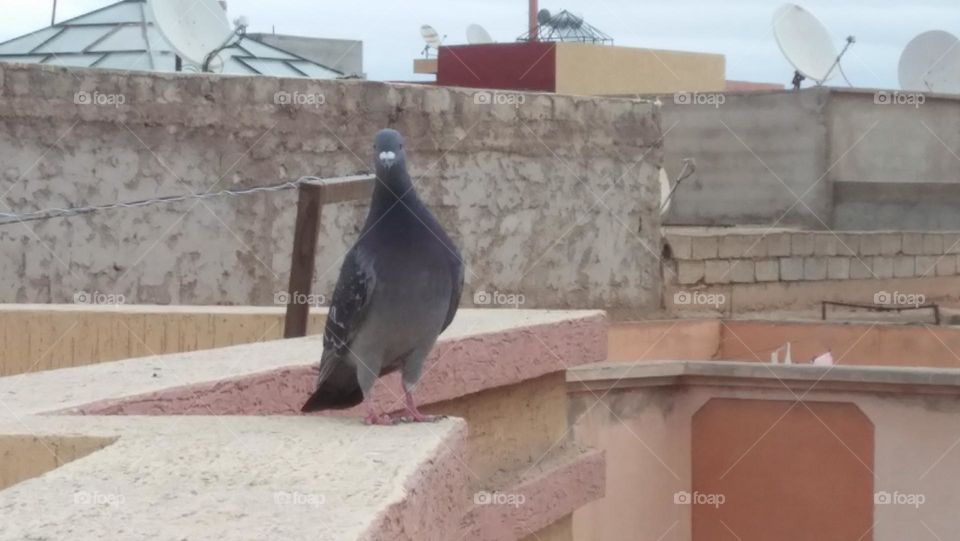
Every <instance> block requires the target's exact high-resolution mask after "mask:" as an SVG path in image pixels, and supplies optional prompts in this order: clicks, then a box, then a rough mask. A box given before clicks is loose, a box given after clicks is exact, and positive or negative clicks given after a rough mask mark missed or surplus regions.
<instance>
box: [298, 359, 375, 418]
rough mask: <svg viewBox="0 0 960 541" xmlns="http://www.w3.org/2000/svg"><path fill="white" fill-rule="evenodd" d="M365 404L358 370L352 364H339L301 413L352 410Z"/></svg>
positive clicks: (311, 396) (318, 386)
mask: <svg viewBox="0 0 960 541" xmlns="http://www.w3.org/2000/svg"><path fill="white" fill-rule="evenodd" d="M361 402H363V390H362V389H360V383H359V382H358V381H357V369H356V368H355V367H354V366H352V365H351V364H350V363H345V362H339V363H337V365H336V366H335V367H334V368H333V370H331V371H330V373H329V374H327V377H325V378H323V380H322V381H320V384H319V385H317V390H316V391H314V392H313V394H312V395H310V398H309V399H308V400H307V402H306V403H305V404H304V405H303V407H302V408H300V411H302V412H304V413H309V412H312V411H323V410H331V409H333V410H342V409H347V408H352V407H353V406H356V405H357V404H359V403H361Z"/></svg>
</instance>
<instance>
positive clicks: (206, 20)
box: [148, 0, 234, 66]
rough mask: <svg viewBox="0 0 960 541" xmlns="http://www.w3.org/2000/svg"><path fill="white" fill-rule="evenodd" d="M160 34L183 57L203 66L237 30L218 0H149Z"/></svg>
mask: <svg viewBox="0 0 960 541" xmlns="http://www.w3.org/2000/svg"><path fill="white" fill-rule="evenodd" d="M148 4H149V6H150V10H151V12H152V13H153V20H154V21H155V22H156V25H157V28H158V29H159V30H160V34H161V35H163V37H164V38H165V39H166V40H167V42H169V43H170V46H171V47H173V49H174V50H175V51H176V52H177V54H178V55H179V56H180V58H182V59H183V60H184V62H188V63H190V64H193V65H195V66H202V65H203V64H204V62H205V61H206V59H207V55H209V54H210V53H211V52H213V51H214V50H216V49H218V48H219V47H220V46H221V45H223V44H224V43H225V42H226V41H227V40H228V39H230V37H231V36H232V35H233V34H234V30H233V29H232V28H230V23H229V21H227V12H226V11H225V10H224V9H223V7H221V6H220V2H218V1H217V0H149V1H148Z"/></svg>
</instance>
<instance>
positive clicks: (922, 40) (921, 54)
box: [897, 30, 960, 94]
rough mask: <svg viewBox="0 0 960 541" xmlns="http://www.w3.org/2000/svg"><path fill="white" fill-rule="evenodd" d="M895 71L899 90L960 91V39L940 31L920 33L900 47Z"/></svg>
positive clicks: (950, 92)
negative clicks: (898, 63)
mask: <svg viewBox="0 0 960 541" xmlns="http://www.w3.org/2000/svg"><path fill="white" fill-rule="evenodd" d="M897 71H898V76H899V80H900V88H902V89H903V90H912V91H917V92H941V93H944V94H960V40H958V39H957V37H956V36H954V35H953V34H951V33H950V32H945V31H943V30H930V31H929V32H924V33H922V34H920V35H918V36H917V37H915V38H913V39H912V40H910V43H908V44H907V46H906V47H904V49H903V53H901V54H900V65H899V68H898V70H897Z"/></svg>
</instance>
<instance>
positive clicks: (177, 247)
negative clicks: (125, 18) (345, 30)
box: [0, 65, 661, 307]
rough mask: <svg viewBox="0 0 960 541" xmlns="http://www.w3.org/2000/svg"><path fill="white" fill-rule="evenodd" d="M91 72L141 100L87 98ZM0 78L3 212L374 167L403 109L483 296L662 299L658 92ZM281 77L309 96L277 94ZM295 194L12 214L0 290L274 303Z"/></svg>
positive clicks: (1, 72)
mask: <svg viewBox="0 0 960 541" xmlns="http://www.w3.org/2000/svg"><path fill="white" fill-rule="evenodd" d="M80 91H82V92H87V94H85V95H84V96H86V97H88V98H90V100H89V101H93V102H94V103H108V104H110V103H116V102H118V101H121V98H120V97H122V101H123V102H124V103H123V104H122V105H120V106H114V105H95V104H92V105H91V104H83V103H80V104H78V103H76V102H77V101H81V102H82V101H85V100H84V99H80V100H75V94H76V93H77V92H80ZM0 92H2V94H0V164H2V168H0V178H2V182H3V185H4V186H5V188H4V190H3V191H5V192H6V193H5V194H4V195H3V197H2V198H0V211H10V209H16V210H17V211H24V210H33V209H38V208H46V207H50V206H64V205H78V204H98V203H106V202H112V201H117V200H121V201H126V200H136V199H140V198H145V197H153V196H157V195H167V194H178V193H184V192H199V191H206V190H216V189H222V188H236V187H242V186H251V185H260V184H267V183H274V182H277V181H278V180H280V179H290V178H297V177H299V176H301V175H320V176H336V175H345V174H353V173H357V172H361V171H369V170H370V166H369V162H370V157H369V154H370V144H371V138H372V135H373V133H374V132H375V131H376V130H377V129H379V128H382V127H387V126H390V127H394V128H397V129H399V130H400V131H401V132H403V133H404V134H406V136H407V147H408V155H409V161H410V163H411V172H412V174H413V176H414V178H415V181H416V184H417V187H418V189H419V191H420V193H421V195H422V196H423V198H424V199H425V200H426V201H427V203H428V204H429V205H430V206H431V207H432V208H433V209H434V211H435V212H436V214H437V215H438V217H439V218H440V219H441V221H442V222H443V223H444V224H445V226H446V227H447V228H448V230H449V231H450V232H451V234H452V236H453V237H454V238H455V240H456V241H457V242H458V243H459V245H460V246H461V247H462V249H463V254H464V257H465V260H466V263H467V266H468V270H467V273H466V276H467V278H466V280H467V283H468V286H467V287H466V288H465V291H464V300H465V303H466V304H470V302H471V299H472V297H473V295H474V293H475V292H484V293H486V294H487V297H484V298H482V299H481V300H486V299H488V298H492V302H491V303H490V304H487V306H495V305H496V303H498V302H503V301H504V299H506V302H512V301H516V300H522V301H524V302H525V306H526V307H595V306H606V307H648V306H655V305H656V304H657V297H658V291H659V270H658V261H657V257H656V256H657V255H658V254H657V247H658V246H659V234H660V232H659V223H658V218H657V217H656V212H655V208H656V206H657V201H658V199H659V190H658V187H657V185H656V182H655V172H656V167H657V166H658V165H659V163H660V159H661V154H660V147H659V145H660V126H659V114H658V112H657V110H656V108H655V107H654V106H653V105H651V104H648V103H644V102H640V101H630V100H613V99H593V98H575V97H566V96H555V95H540V94H525V95H511V96H507V98H510V99H508V100H494V102H495V103H494V104H477V103H476V100H475V92H473V91H469V90H462V89H448V88H435V87H429V86H416V85H389V84H381V83H372V82H365V81H305V80H282V79H274V78H250V77H207V76H175V75H169V74H141V73H138V74H123V73H119V72H106V71H95V70H89V71H87V70H71V71H66V70H63V69H58V68H48V67H40V66H17V65H5V66H4V67H2V68H0ZM278 92H285V93H287V94H286V95H287V96H290V97H292V101H294V103H295V104H294V105H278V104H277V103H276V100H275V97H276V95H277V93H278ZM321 96H322V98H321ZM320 101H323V104H319V102H320ZM498 101H499V102H502V101H511V104H497V102H498ZM517 102H520V103H517ZM296 103H308V104H309V105H296ZM0 193H2V192H0ZM295 197H296V194H295V192H293V191H288V192H283V193H273V194H268V195H260V194H258V195H254V196H247V197H244V198H237V199H232V200H229V201H227V200H211V201H204V202H200V203H196V202H184V203H175V204H168V205H163V206H156V207H151V208H148V209H135V210H116V211H106V212H100V213H97V214H95V215H87V216H80V217H74V218H71V219H57V220H49V221H45V222H31V223H26V224H21V225H13V226H9V225H8V226H2V227H0V253H2V257H0V281H2V282H0V284H2V285H0V300H2V301H4V302H14V301H16V302H62V301H68V302H69V301H72V300H73V296H74V295H75V294H76V293H77V292H78V291H86V292H95V293H101V294H122V295H124V297H125V300H126V301H127V302H138V303H174V304H272V303H273V302H274V296H275V294H276V293H277V292H278V291H282V290H284V289H285V287H286V282H287V275H288V270H289V258H290V251H291V243H292V237H293V220H294V214H295ZM366 207H367V204H366V202H364V203H356V204H342V205H331V206H328V207H326V208H325V210H324V212H323V220H322V226H323V231H324V233H323V235H322V241H321V246H320V250H319V254H318V260H317V273H316V278H315V291H316V292H317V293H321V294H329V292H330V291H331V290H332V286H333V283H334V282H335V280H336V275H337V270H338V268H339V265H340V261H341V258H342V256H343V254H344V253H345V252H346V250H347V249H348V248H349V246H350V245H351V244H352V242H353V241H354V240H355V239H356V237H357V234H358V232H359V228H360V226H361V223H362V220H363V218H364V216H365V213H366ZM493 293H501V295H500V296H496V295H493ZM503 294H506V295H510V294H514V295H518V297H513V298H510V297H505V296H504V295H503ZM519 295H522V297H519ZM321 300H322V299H321Z"/></svg>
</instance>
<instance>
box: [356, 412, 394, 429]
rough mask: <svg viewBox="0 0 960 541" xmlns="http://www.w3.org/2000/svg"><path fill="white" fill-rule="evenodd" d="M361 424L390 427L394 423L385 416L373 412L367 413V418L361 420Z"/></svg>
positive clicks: (390, 418)
mask: <svg viewBox="0 0 960 541" xmlns="http://www.w3.org/2000/svg"><path fill="white" fill-rule="evenodd" d="M363 424H365V425H381V426H386V425H392V424H396V421H395V420H394V419H393V418H392V417H390V416H389V415H387V414H385V413H384V414H379V413H374V412H373V411H368V412H367V416H366V417H364V418H363Z"/></svg>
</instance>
